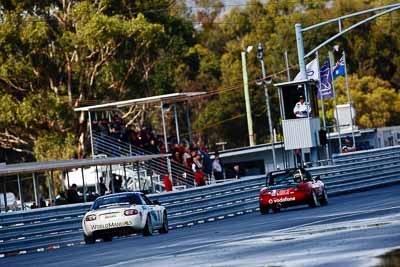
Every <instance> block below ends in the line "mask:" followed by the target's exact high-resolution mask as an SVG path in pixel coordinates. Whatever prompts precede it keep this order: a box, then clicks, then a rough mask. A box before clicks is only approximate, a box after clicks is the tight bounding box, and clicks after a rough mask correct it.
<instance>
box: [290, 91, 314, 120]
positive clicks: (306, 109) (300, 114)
mask: <svg viewBox="0 0 400 267" xmlns="http://www.w3.org/2000/svg"><path fill="white" fill-rule="evenodd" d="M293 113H294V115H295V116H296V118H307V117H308V116H309V115H310V114H311V107H310V104H309V103H308V102H305V101H304V96H302V95H301V96H300V97H299V102H297V103H296V105H295V106H294V108H293Z"/></svg>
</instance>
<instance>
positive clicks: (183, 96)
mask: <svg viewBox="0 0 400 267" xmlns="http://www.w3.org/2000/svg"><path fill="white" fill-rule="evenodd" d="M204 94H206V92H187V93H173V94H166V95H158V96H150V97H144V98H137V99H130V100H124V101H117V102H111V103H106V104H99V105H93V106H86V107H79V108H75V109H74V111H87V112H89V111H105V110H110V109H113V108H122V107H129V106H134V105H140V104H152V103H163V104H170V103H176V102H182V101H186V100H189V99H191V98H193V97H197V96H201V95H204Z"/></svg>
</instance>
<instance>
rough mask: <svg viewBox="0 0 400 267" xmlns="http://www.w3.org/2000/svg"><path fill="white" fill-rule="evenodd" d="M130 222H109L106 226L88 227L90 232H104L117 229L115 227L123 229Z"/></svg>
mask: <svg viewBox="0 0 400 267" xmlns="http://www.w3.org/2000/svg"><path fill="white" fill-rule="evenodd" d="M130 224H131V222H129V221H125V222H110V223H106V224H92V225H90V227H91V229H92V231H98V230H106V229H111V228H117V227H124V226H128V225H130Z"/></svg>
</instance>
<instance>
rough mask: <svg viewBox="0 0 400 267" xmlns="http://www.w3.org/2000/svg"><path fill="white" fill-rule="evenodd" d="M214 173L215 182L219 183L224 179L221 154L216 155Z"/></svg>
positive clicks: (213, 166)
mask: <svg viewBox="0 0 400 267" xmlns="http://www.w3.org/2000/svg"><path fill="white" fill-rule="evenodd" d="M212 171H213V174H214V178H215V180H217V181H219V180H222V179H223V178H224V177H223V170H222V164H221V160H220V158H219V154H218V153H215V158H214V161H213V163H212Z"/></svg>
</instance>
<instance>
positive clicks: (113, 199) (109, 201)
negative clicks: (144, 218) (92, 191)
mask: <svg viewBox="0 0 400 267" xmlns="http://www.w3.org/2000/svg"><path fill="white" fill-rule="evenodd" d="M142 204H143V203H142V199H141V198H140V196H138V195H136V194H130V195H122V196H109V197H104V198H100V199H97V200H96V201H95V202H94V203H93V206H92V210H96V209H100V208H106V207H111V206H121V205H142Z"/></svg>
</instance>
